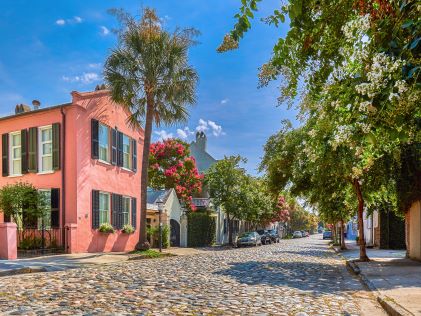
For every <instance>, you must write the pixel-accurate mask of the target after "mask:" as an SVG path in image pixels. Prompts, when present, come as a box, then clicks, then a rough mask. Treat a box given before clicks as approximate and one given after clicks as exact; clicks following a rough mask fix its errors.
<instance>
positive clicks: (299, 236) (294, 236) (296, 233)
mask: <svg viewBox="0 0 421 316" xmlns="http://www.w3.org/2000/svg"><path fill="white" fill-rule="evenodd" d="M292 237H293V238H301V237H303V233H302V232H300V231H299V230H297V231H295V232H294V234H293V235H292Z"/></svg>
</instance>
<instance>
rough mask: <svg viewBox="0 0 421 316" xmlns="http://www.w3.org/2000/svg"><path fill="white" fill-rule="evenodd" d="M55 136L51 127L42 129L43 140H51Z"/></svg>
mask: <svg viewBox="0 0 421 316" xmlns="http://www.w3.org/2000/svg"><path fill="white" fill-rule="evenodd" d="M52 138H53V132H52V129H51V128H47V129H43V130H41V140H42V141H43V142H45V141H50V140H51V139H52Z"/></svg>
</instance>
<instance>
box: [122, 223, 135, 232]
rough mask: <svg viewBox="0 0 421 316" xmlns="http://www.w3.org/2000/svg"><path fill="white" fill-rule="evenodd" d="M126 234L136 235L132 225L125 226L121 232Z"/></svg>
mask: <svg viewBox="0 0 421 316" xmlns="http://www.w3.org/2000/svg"><path fill="white" fill-rule="evenodd" d="M121 231H122V232H123V233H124V234H133V233H134V228H133V226H132V225H129V224H128V225H124V226H123V229H122V230H121Z"/></svg>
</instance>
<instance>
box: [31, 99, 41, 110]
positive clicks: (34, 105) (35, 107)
mask: <svg viewBox="0 0 421 316" xmlns="http://www.w3.org/2000/svg"><path fill="white" fill-rule="evenodd" d="M40 105H41V102H39V101H38V100H33V101H32V106H33V107H34V110H38V109H39V107H40Z"/></svg>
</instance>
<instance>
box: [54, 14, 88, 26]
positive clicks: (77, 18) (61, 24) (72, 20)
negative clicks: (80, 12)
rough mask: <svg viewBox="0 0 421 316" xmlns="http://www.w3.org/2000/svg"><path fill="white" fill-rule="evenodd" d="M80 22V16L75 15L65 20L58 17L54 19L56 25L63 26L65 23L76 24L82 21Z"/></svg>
mask: <svg viewBox="0 0 421 316" xmlns="http://www.w3.org/2000/svg"><path fill="white" fill-rule="evenodd" d="M82 22H83V19H82V18H81V17H80V16H75V17H73V18H72V19H67V20H65V19H58V20H57V21H56V24H57V25H60V26H63V25H65V24H66V23H68V24H78V23H82Z"/></svg>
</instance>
